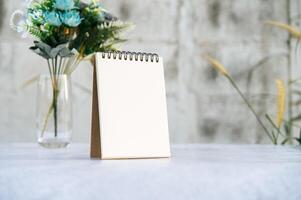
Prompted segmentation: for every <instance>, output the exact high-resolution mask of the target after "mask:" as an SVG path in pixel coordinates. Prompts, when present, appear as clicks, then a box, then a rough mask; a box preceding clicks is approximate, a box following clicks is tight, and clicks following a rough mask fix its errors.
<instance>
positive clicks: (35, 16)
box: [27, 10, 44, 24]
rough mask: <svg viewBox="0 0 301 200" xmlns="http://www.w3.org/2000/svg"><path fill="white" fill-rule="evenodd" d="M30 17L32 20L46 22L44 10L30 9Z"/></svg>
mask: <svg viewBox="0 0 301 200" xmlns="http://www.w3.org/2000/svg"><path fill="white" fill-rule="evenodd" d="M27 16H28V19H29V20H30V21H32V22H37V23H40V24H42V23H43V22H44V16H43V12H42V10H30V11H29V12H28V14H27Z"/></svg>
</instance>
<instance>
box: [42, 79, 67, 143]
mask: <svg viewBox="0 0 301 200" xmlns="http://www.w3.org/2000/svg"><path fill="white" fill-rule="evenodd" d="M36 125H37V135H38V143H39V144H40V145H41V146H43V147H46V148H63V147H66V146H67V145H68V144H69V143H70V142H71V136H72V101H71V81H70V78H69V76H67V75H58V74H57V75H53V74H52V75H41V76H40V77H39V81H38V92H37V109H36Z"/></svg>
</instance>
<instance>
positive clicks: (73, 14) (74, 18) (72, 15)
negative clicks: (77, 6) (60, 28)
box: [60, 10, 82, 27]
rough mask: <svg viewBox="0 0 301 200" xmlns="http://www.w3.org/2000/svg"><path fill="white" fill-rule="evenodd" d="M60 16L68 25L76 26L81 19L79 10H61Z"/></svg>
mask: <svg viewBox="0 0 301 200" xmlns="http://www.w3.org/2000/svg"><path fill="white" fill-rule="evenodd" d="M60 17H61V20H62V22H63V23H64V24H65V25H67V26H70V27H77V26H78V25H79V24H80V23H81V21H82V19H81V18H80V14H79V12H78V11H76V10H70V11H66V12H61V13H60Z"/></svg>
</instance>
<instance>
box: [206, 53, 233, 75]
mask: <svg viewBox="0 0 301 200" xmlns="http://www.w3.org/2000/svg"><path fill="white" fill-rule="evenodd" d="M204 58H205V59H206V60H207V61H208V62H209V63H210V64H211V65H212V66H213V67H214V68H215V69H216V70H217V71H219V72H220V73H221V74H222V75H224V76H229V74H228V71H227V70H226V68H225V67H224V66H223V65H222V64H221V63H220V62H219V61H218V60H216V59H214V58H212V57H211V56H208V55H204Z"/></svg>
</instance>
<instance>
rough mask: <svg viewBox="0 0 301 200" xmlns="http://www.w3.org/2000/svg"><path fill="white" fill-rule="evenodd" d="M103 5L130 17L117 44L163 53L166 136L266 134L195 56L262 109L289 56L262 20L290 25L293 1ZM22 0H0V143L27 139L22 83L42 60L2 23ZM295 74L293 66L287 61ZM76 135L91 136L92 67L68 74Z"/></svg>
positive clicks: (28, 115)
mask: <svg viewBox="0 0 301 200" xmlns="http://www.w3.org/2000/svg"><path fill="white" fill-rule="evenodd" d="M102 3H103V5H104V7H105V8H106V9H108V10H109V11H111V12H112V13H114V14H115V15H116V16H118V17H119V18H120V19H121V20H123V21H131V22H133V23H134V24H135V25H136V26H135V29H134V30H133V31H131V32H130V33H128V34H127V35H126V36H125V37H126V38H128V39H129V41H128V42H127V43H125V44H124V45H122V46H121V49H122V50H127V51H138V52H140V51H141V52H153V53H158V54H160V56H162V57H163V58H164V62H165V78H166V89H167V101H168V102H167V103H168V115H169V128H170V137H171V141H172V142H173V143H247V144H253V143H269V141H268V139H267V137H266V135H265V134H264V132H263V130H262V129H261V127H259V126H258V124H257V123H256V121H255V119H254V117H253V115H252V114H251V113H250V111H249V110H248V109H247V108H246V106H245V105H244V104H243V102H242V100H241V98H240V97H239V96H238V95H237V93H236V92H235V90H233V88H232V87H231V85H230V84H229V82H228V81H227V80H226V79H225V78H224V77H222V76H220V75H219V74H218V73H217V72H216V71H215V70H214V69H213V68H212V67H211V66H209V65H208V64H207V63H206V62H205V61H204V60H203V58H202V55H203V54H204V53H208V54H211V55H213V56H214V57H216V58H217V59H219V60H220V61H221V62H222V63H223V64H224V65H225V66H226V67H227V69H228V70H229V72H230V73H231V75H232V76H233V78H234V79H235V80H236V81H237V83H238V85H239V86H240V87H241V89H242V90H243V92H244V93H245V94H247V95H248V97H249V98H250V101H251V102H252V104H253V105H254V106H255V108H256V110H257V111H258V113H260V114H264V113H265V112H270V113H275V110H276V109H275V108H276V101H275V99H276V97H275V94H276V86H275V79H276V78H281V79H283V80H286V78H287V76H286V75H287V71H288V70H287V69H289V68H290V67H292V66H294V65H297V64H298V62H297V60H298V59H296V58H295V57H294V56H293V55H294V54H293V53H291V52H293V51H295V41H293V40H292V39H291V38H290V37H289V35H288V34H287V33H286V32H285V31H283V30H280V29H277V28H274V27H271V26H267V25H265V24H264V22H265V21H267V20H276V21H281V22H285V23H289V24H292V25H296V26H298V25H299V24H298V21H299V20H300V15H299V14H300V13H299V10H300V9H301V0H252V1H249V0H189V1H187V0H144V1H138V0H123V1H118V0H103V1H102ZM21 6H25V1H22V0H14V1H5V0H0V16H1V18H0V108H1V110H0V142H35V141H36V136H35V108H36V106H35V104H36V84H32V85H29V86H27V87H25V88H22V85H23V84H24V82H26V81H27V80H28V79H30V78H32V77H33V76H34V75H37V74H39V73H47V67H46V63H45V62H46V61H45V60H43V59H41V58H40V57H38V56H36V55H35V54H34V53H32V52H31V51H29V50H28V47H29V46H30V45H31V44H32V39H31V38H27V39H21V38H20V36H19V35H18V34H17V33H15V32H14V31H13V30H11V29H10V27H9V20H10V15H11V14H12V12H13V11H14V10H16V9H19V8H20V7H21ZM292 73H293V75H294V76H296V77H298V74H300V71H299V69H298V68H297V67H294V68H293V71H292ZM72 81H73V112H74V119H73V120H74V129H73V130H74V137H73V138H74V139H73V140H74V141H75V142H89V139H90V124H91V122H90V121H91V88H92V67H91V66H90V65H89V63H82V64H81V65H80V66H79V67H78V68H77V70H76V72H75V73H74V74H73V76H72Z"/></svg>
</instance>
